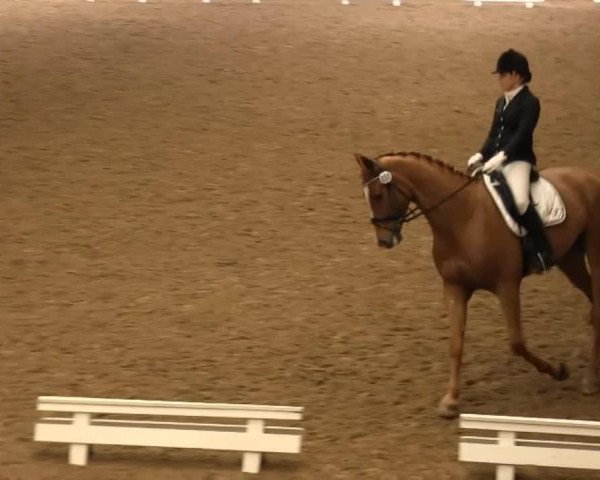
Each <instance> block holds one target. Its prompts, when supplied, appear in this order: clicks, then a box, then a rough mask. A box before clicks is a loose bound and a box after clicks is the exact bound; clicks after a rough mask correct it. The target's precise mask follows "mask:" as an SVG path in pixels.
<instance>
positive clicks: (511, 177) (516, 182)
mask: <svg viewBox="0 0 600 480" xmlns="http://www.w3.org/2000/svg"><path fill="white" fill-rule="evenodd" d="M503 172H504V175H505V177H506V180H507V182H508V184H509V186H510V189H511V191H512V193H513V197H514V199H515V203H516V205H517V210H518V211H519V214H520V215H521V217H520V223H521V226H523V227H524V228H525V229H526V230H527V232H528V234H529V236H530V237H531V239H532V240H533V244H534V247H535V251H536V255H535V258H534V261H533V268H534V270H535V271H536V272H539V273H541V272H545V271H546V270H549V269H550V268H551V267H552V265H553V261H552V247H551V245H550V241H549V240H548V237H547V235H546V230H545V228H544V224H543V223H542V221H541V220H540V217H539V215H538V213H537V211H536V210H535V207H534V206H533V205H531V203H530V201H529V182H530V180H529V178H530V175H531V165H530V164H529V163H527V162H512V163H509V164H508V165H506V166H505V167H504V168H503Z"/></svg>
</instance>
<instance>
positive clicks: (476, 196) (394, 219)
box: [355, 153, 600, 418]
mask: <svg viewBox="0 0 600 480" xmlns="http://www.w3.org/2000/svg"><path fill="white" fill-rule="evenodd" d="M355 157H356V160H357V161H358V164H359V166H360V169H361V178H362V183H363V187H364V193H365V196H366V198H367V201H368V203H369V206H370V208H371V222H372V224H373V226H374V227H375V232H376V236H377V241H378V244H379V246H381V247H386V248H392V247H393V246H395V245H397V244H398V243H400V241H401V240H402V235H401V231H402V226H403V224H404V223H406V222H407V221H410V220H413V219H414V218H416V217H417V216H420V215H421V214H422V215H424V216H425V217H426V218H427V221H428V222H429V225H430V226H431V230H432V232H433V252H432V253H433V261H434V263H435V267H436V269H437V271H438V272H439V274H440V276H441V277H442V280H443V290H444V299H445V301H446V306H447V309H448V313H449V319H450V382H449V386H448V391H447V393H446V394H445V396H444V397H443V398H442V399H441V401H440V403H439V407H438V413H439V415H441V416H443V417H446V418H453V417H455V416H457V415H458V413H459V381H460V367H461V358H462V352H463V339H464V333H465V325H466V319H467V304H468V302H469V299H470V298H471V296H472V295H473V292H475V291H476V290H487V291H490V292H492V293H493V294H495V295H496V296H497V297H498V299H499V300H500V305H501V307H502V312H503V314H504V317H505V320H506V324H507V328H508V335H509V339H510V346H511V348H512V352H513V353H514V354H515V355H518V356H521V357H523V358H524V359H525V360H526V361H527V362H529V363H531V364H532V365H533V366H534V367H535V368H536V369H537V370H538V371H539V372H542V373H547V374H548V375H550V376H551V377H552V378H554V379H556V380H565V379H566V378H568V376H569V375H568V371H567V368H566V366H565V365H564V364H560V365H559V366H553V365H551V364H549V363H548V362H546V361H545V360H543V359H542V358H540V357H539V356H537V355H536V354H534V353H533V352H531V351H530V350H529V349H528V348H527V345H526V343H525V339H524V337H523V331H522V328H521V317H520V314H521V305H520V286H521V281H522V279H523V277H524V276H525V274H524V266H523V259H522V247H521V241H520V239H519V238H517V237H516V236H515V235H514V234H513V233H511V231H510V230H509V229H508V227H507V226H506V224H505V222H504V220H503V218H502V217H501V215H500V213H499V212H498V210H497V208H496V206H495V204H494V203H493V200H492V199H491V197H490V195H489V194H488V192H487V190H486V188H485V186H484V184H483V182H482V181H481V179H479V178H471V177H469V176H467V175H465V174H464V173H461V172H459V171H457V170H455V169H454V168H453V167H451V166H450V165H447V164H445V163H443V162H441V161H439V160H434V159H432V158H431V157H429V156H426V155H422V154H419V153H393V154H386V155H381V156H379V157H377V158H375V159H371V158H367V157H365V156H363V155H358V154H357V155H355ZM543 176H544V178H546V179H547V180H549V181H550V182H551V183H552V184H554V186H555V187H556V189H557V190H558V191H559V193H560V194H561V196H562V198H563V201H564V203H565V206H566V209H567V217H566V220H565V221H564V222H563V223H562V224H560V225H557V226H553V227H551V228H549V229H548V230H547V231H548V235H549V238H550V241H551V244H552V247H553V252H554V259H555V261H556V265H557V266H558V268H559V269H560V270H561V271H562V272H563V273H564V274H565V275H566V276H567V278H568V279H569V280H570V282H571V283H572V284H573V285H574V286H575V287H576V288H578V289H579V290H581V291H582V292H583V294H584V295H585V296H586V297H587V298H588V299H589V301H590V302H591V303H592V310H591V314H590V316H591V324H592V327H593V332H592V338H591V348H590V358H589V366H588V368H587V371H586V374H585V377H584V379H583V383H582V389H583V392H584V393H585V394H592V393H596V392H597V391H598V390H599V389H600V352H599V349H600V179H598V178H597V177H595V176H593V175H592V174H590V173H589V172H586V171H584V170H582V169H579V168H549V169H546V170H544V171H543ZM411 202H413V203H414V204H416V206H417V208H414V209H412V210H410V211H409V210H408V207H409V204H410V203H411ZM586 255H587V261H588V264H589V270H590V271H589V272H588V268H587V266H586Z"/></svg>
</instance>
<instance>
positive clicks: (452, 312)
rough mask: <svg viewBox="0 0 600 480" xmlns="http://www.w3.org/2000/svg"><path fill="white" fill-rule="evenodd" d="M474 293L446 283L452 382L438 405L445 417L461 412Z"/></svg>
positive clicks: (439, 411) (442, 415)
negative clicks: (464, 357)
mask: <svg viewBox="0 0 600 480" xmlns="http://www.w3.org/2000/svg"><path fill="white" fill-rule="evenodd" d="M472 293H473V292H472V291H471V290H468V289H466V288H465V287H463V286H460V285H451V284H448V283H444V300H445V303H446V308H447V309H448V316H449V320H450V383H449V385H448V392H447V393H446V395H445V396H444V398H442V400H441V401H440V404H439V406H438V414H439V415H440V416H441V417H444V418H455V417H456V416H458V413H459V408H458V397H459V390H460V366H461V362H462V353H463V342H464V336H465V325H466V321H467V304H468V302H469V299H470V298H471V295H472Z"/></svg>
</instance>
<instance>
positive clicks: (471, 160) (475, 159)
mask: <svg viewBox="0 0 600 480" xmlns="http://www.w3.org/2000/svg"><path fill="white" fill-rule="evenodd" d="M482 160H483V155H482V154H481V153H476V154H475V155H473V156H472V157H471V158H469V161H468V162H467V167H470V166H471V165H473V164H474V163H477V162H481V161H482Z"/></svg>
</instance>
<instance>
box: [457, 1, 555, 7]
mask: <svg viewBox="0 0 600 480" xmlns="http://www.w3.org/2000/svg"><path fill="white" fill-rule="evenodd" d="M466 1H467V2H471V3H473V5H475V6H476V7H481V6H483V4H484V3H524V4H525V6H526V7H527V8H533V6H534V4H536V3H544V0H466Z"/></svg>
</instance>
